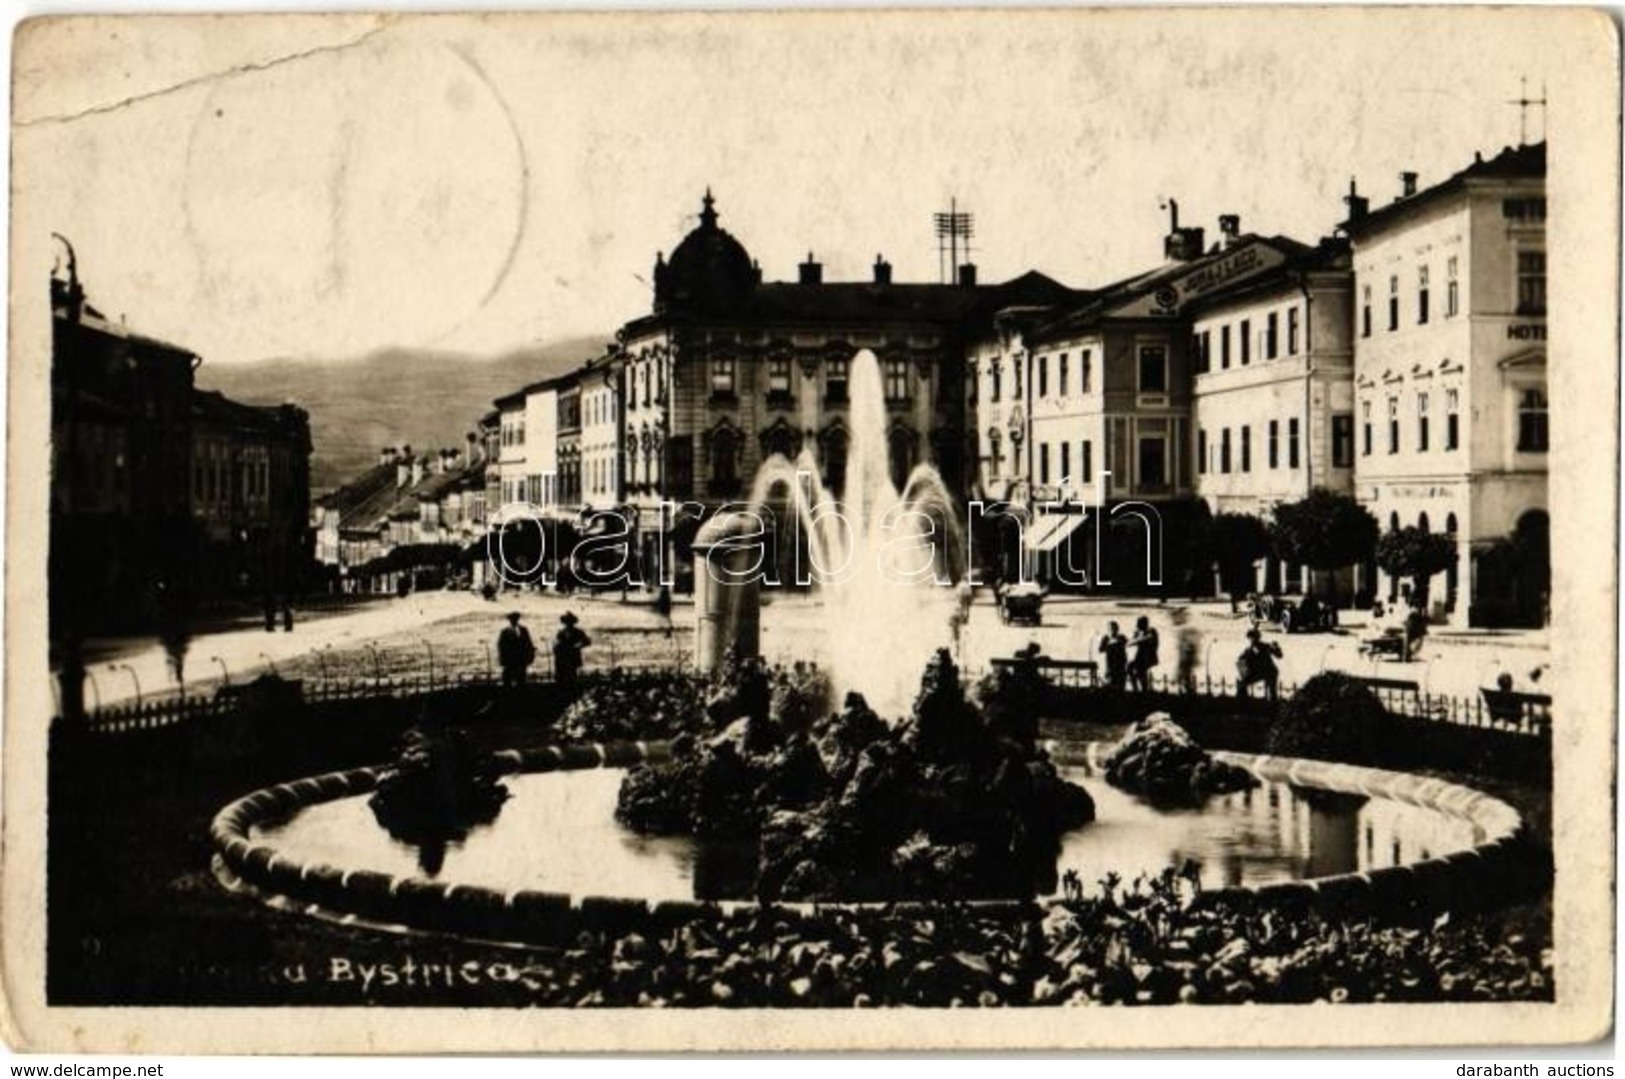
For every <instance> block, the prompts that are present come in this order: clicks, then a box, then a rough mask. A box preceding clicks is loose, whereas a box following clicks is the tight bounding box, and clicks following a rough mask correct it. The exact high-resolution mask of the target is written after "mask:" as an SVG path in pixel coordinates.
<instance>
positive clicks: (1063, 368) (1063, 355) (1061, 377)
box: [1056, 352, 1067, 397]
mask: <svg viewBox="0 0 1625 1079" xmlns="http://www.w3.org/2000/svg"><path fill="white" fill-rule="evenodd" d="M1066 367H1067V355H1066V353H1064V352H1063V353H1061V370H1060V374H1059V375H1058V376H1057V381H1058V382H1059V383H1060V385H1059V386H1058V387H1057V388H1056V392H1057V393H1059V394H1060V395H1061V396H1062V397H1065V396H1066V376H1067V370H1066Z"/></svg>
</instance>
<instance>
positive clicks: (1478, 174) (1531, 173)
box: [1338, 142, 1546, 236]
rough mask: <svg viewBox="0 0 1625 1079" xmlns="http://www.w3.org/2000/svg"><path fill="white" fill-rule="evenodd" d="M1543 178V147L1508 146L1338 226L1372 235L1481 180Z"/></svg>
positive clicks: (1349, 230) (1350, 233)
mask: <svg viewBox="0 0 1625 1079" xmlns="http://www.w3.org/2000/svg"><path fill="white" fill-rule="evenodd" d="M1545 177H1546V143H1545V142H1537V143H1534V144H1533V145H1529V146H1508V147H1506V148H1505V149H1503V150H1502V151H1501V152H1500V153H1498V154H1496V155H1495V156H1494V157H1492V158H1490V159H1489V160H1488V161H1486V160H1484V157H1483V155H1482V154H1475V155H1474V156H1473V163H1472V164H1471V165H1468V166H1467V167H1466V168H1464V169H1462V170H1461V171H1460V172H1457V173H1455V174H1453V175H1451V176H1450V177H1448V178H1446V179H1444V180H1441V181H1440V182H1439V183H1436V184H1434V185H1433V186H1432V187H1424V188H1423V189H1422V190H1420V191H1418V192H1417V193H1416V194H1414V195H1409V196H1406V197H1403V198H1398V199H1395V200H1394V201H1393V202H1391V203H1389V204H1388V205H1386V206H1379V207H1377V208H1376V209H1374V210H1370V211H1368V212H1367V213H1365V214H1364V215H1363V216H1361V217H1360V218H1358V219H1354V218H1351V219H1349V220H1347V221H1344V222H1342V223H1341V224H1339V225H1338V228H1340V229H1342V230H1343V231H1344V232H1346V233H1348V234H1349V235H1350V236H1357V235H1359V234H1361V233H1368V232H1371V231H1372V230H1373V229H1377V228H1380V227H1382V226H1383V225H1387V224H1390V223H1392V222H1393V221H1394V220H1395V219H1396V218H1398V217H1399V216H1401V215H1402V214H1405V213H1408V212H1409V211H1411V210H1413V209H1416V208H1417V207H1419V206H1423V205H1426V204H1428V203H1431V202H1435V201H1437V200H1439V199H1442V198H1446V197H1448V196H1451V195H1454V194H1456V193H1458V192H1460V191H1462V190H1464V189H1466V187H1467V186H1468V185H1469V184H1471V183H1472V182H1474V181H1483V180H1537V179H1545Z"/></svg>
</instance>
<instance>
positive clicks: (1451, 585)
mask: <svg viewBox="0 0 1625 1079" xmlns="http://www.w3.org/2000/svg"><path fill="white" fill-rule="evenodd" d="M1444 531H1445V535H1447V536H1449V537H1450V538H1451V539H1455V538H1456V515H1455V514H1454V513H1452V514H1448V515H1446V517H1445V519H1444ZM1460 561H1461V557H1460V555H1459V554H1458V555H1457V557H1456V558H1455V559H1454V560H1452V561H1451V563H1450V565H1449V566H1448V567H1447V568H1446V569H1445V571H1444V601H1445V604H1446V605H1447V606H1448V607H1449V608H1450V609H1451V610H1455V609H1456V589H1457V588H1459V587H1460V586H1461V573H1460V566H1459V563H1460Z"/></svg>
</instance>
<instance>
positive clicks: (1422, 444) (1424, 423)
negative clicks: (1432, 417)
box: [1416, 393, 1428, 453]
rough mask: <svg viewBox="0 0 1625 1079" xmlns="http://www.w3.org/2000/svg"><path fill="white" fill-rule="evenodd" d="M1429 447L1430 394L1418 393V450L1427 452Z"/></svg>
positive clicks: (1418, 451)
mask: <svg viewBox="0 0 1625 1079" xmlns="http://www.w3.org/2000/svg"><path fill="white" fill-rule="evenodd" d="M1427 449H1428V395H1427V394H1425V393H1419V394H1417V395H1416V452H1417V453H1426V452H1427Z"/></svg>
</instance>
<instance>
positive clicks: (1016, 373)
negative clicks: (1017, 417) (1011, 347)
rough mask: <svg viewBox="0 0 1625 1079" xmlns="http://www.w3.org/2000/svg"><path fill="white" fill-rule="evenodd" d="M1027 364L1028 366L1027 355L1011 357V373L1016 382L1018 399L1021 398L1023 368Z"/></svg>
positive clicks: (1015, 387)
mask: <svg viewBox="0 0 1625 1079" xmlns="http://www.w3.org/2000/svg"><path fill="white" fill-rule="evenodd" d="M1025 366H1027V357H1025V356H1019V355H1018V356H1013V357H1011V359H1010V374H1011V376H1012V377H1013V379H1014V382H1015V386H1014V389H1015V391H1016V400H1018V401H1019V400H1021V369H1022V368H1023V367H1025Z"/></svg>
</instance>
